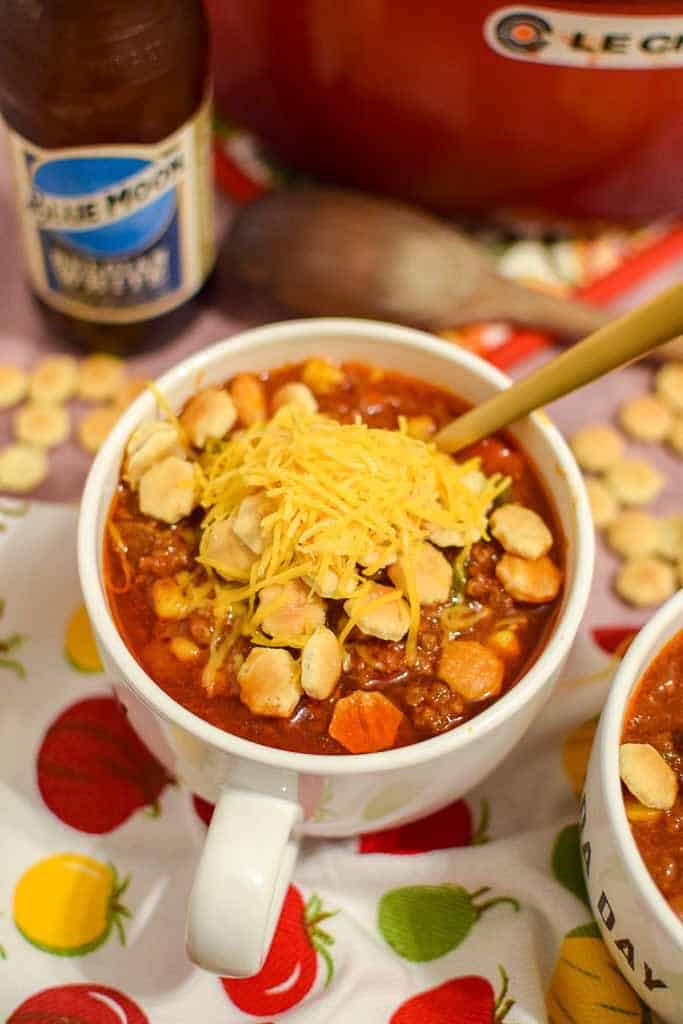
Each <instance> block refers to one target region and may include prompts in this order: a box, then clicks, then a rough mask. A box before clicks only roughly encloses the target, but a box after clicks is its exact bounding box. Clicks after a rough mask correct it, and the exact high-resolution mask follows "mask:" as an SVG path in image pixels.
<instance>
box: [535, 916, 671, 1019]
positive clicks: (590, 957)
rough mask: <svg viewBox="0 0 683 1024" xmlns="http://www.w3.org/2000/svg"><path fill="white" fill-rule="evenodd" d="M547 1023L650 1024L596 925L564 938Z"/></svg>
mask: <svg viewBox="0 0 683 1024" xmlns="http://www.w3.org/2000/svg"><path fill="white" fill-rule="evenodd" d="M546 1010H547V1012H548V1020H549V1022H550V1024H587V1022H588V1021H595V1022H596V1024H597V1022H598V1021H600V1024H610V1022H611V1021H614V1024H619V1022H620V1021H621V1022H622V1024H626V1022H627V1021H631V1022H632V1024H650V1022H651V1020H652V1017H651V1014H650V1011H649V1010H648V1008H647V1007H646V1006H645V1005H644V1004H643V1003H641V1001H640V999H639V998H638V996H637V995H636V994H635V992H633V990H632V989H630V988H629V986H628V985H627V984H626V982H625V981H624V979H623V978H622V976H621V974H620V973H619V969H618V967H617V965H616V964H615V963H614V962H613V960H612V957H611V956H610V955H609V952H608V950H607V947H606V946H605V944H604V942H603V941H602V939H601V938H600V932H599V931H598V926H597V925H596V924H592V923H591V924H586V925H582V926H581V927H580V928H575V929H574V931H572V932H569V934H568V935H565V937H564V941H563V942H562V947H561V949H560V956H559V959H558V961H557V964H556V965H555V972H554V974H553V976H552V978H551V980H550V987H549V988H548V992H547V995H546Z"/></svg>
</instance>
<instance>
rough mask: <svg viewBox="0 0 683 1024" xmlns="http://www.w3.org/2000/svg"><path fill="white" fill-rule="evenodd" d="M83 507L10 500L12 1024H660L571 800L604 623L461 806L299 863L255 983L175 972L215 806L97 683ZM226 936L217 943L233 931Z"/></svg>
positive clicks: (5, 645) (609, 659)
mask: <svg viewBox="0 0 683 1024" xmlns="http://www.w3.org/2000/svg"><path fill="white" fill-rule="evenodd" d="M76 516H77V512H76V509H75V508H74V507H69V506H63V505H51V504H40V503H36V504H33V505H30V506H29V505H26V504H23V503H20V502H16V501H3V503H2V506H1V507H0V517H1V518H0V522H1V525H2V528H3V530H2V533H0V565H2V581H3V587H2V594H3V597H4V598H5V603H4V607H3V612H4V615H3V619H2V621H1V622H0V682H1V683H2V691H3V713H2V717H1V718H0V787H1V788H0V801H1V806H2V808H3V828H2V844H1V845H2V852H3V857H2V861H3V864H2V873H1V875H0V910H1V911H2V916H0V945H1V947H2V957H3V960H2V961H0V1018H1V1019H2V1020H5V1019H7V1020H8V1021H9V1022H12V1024H28V1022H36V1024H38V1022H42V1024H45V1022H49V1024H58V1022H59V1024H62V1022H67V1021H68V1024H183V1022H186V1021H189V1020H192V1019H195V1020H201V1021H202V1024H238V1022H240V1021H247V1020H255V1021H261V1022H264V1024H265V1022H271V1024H274V1022H276V1021H284V1020H287V1021H291V1022H292V1024H327V1022H330V1024H332V1022H338V1021H342V1020H348V1019H350V1018H351V1016H352V1017H353V1020H355V1021H357V1022H358V1024H381V1022H383V1021H385V1022H391V1024H491V1022H494V1021H506V1022H507V1024H532V1022H533V1024H541V1022H545V1021H547V1020H550V1021H551V1022H553V1024H564V1022H567V1021H569V1022H571V1021H576V1022H580V1024H602V1022H608V1021H611V1020H614V1021H615V1022H616V1021H620V1020H622V1019H626V1020H630V1021H646V1020H649V1018H648V1016H647V1014H646V1012H645V1010H644V1009H643V1008H642V1006H641V1005H640V1003H639V1001H638V999H637V997H636V996H635V995H634V993H633V992H632V991H631V989H630V988H629V987H628V986H627V984H626V983H625V982H624V981H623V980H622V978H621V975H620V974H619V973H618V972H617V971H616V970H615V968H614V965H613V964H612V962H611V960H610V957H609V954H608V953H607V951H606V948H605V947H604V945H603V944H602V942H601V940H600V939H599V938H598V934H597V930H596V927H595V925H594V924H593V923H592V919H591V914H590V911H589V909H588V905H587V896H586V891H585V887H584V883H583V879H582V875H581V869H580V863H579V849H578V831H577V826H576V815H577V803H576V799H577V795H578V793H579V790H580V787H581V783H582V779H583V774H584V770H585V765H586V761H587V758H588V754H589V751H590V746H591V740H592V736H593V733H594V729H595V716H596V715H597V714H598V712H599V710H600V707H601V705H602V702H603V700H604V696H605V692H606V689H607V687H608V684H609V679H610V676H611V675H612V672H613V670H614V666H615V664H616V661H617V659H618V657H619V655H620V653H621V652H622V651H623V649H624V647H625V645H626V644H627V642H628V639H629V638H630V636H631V635H632V632H633V630H632V629H631V628H628V627H626V628H624V627H620V626H619V625H618V624H617V625H616V626H615V624H614V623H613V622H605V621H604V620H602V619H600V618H594V619H593V620H591V621H590V622H588V623H586V624H585V626H584V628H583V629H582V631H581V633H580V635H579V637H578V639H577V642H576V645H575V647H574V651H573V653H572V656H571V660H570V663H569V665H568V667H567V670H566V671H565V673H564V677H563V680H562V682H561V684H560V685H559V687H558V689H557V691H556V693H555V695H554V696H553V698H552V700H551V701H550V702H549V704H548V705H547V706H546V708H545V710H544V711H543V713H542V714H541V716H540V717H539V719H538V720H537V722H536V724H535V725H534V726H533V727H532V729H531V731H530V732H529V733H528V735H527V736H526V738H525V739H524V740H523V741H522V743H521V744H520V745H519V747H518V748H517V749H516V750H515V751H514V753H513V754H512V755H511V756H510V757H509V758H508V760H507V761H506V762H505V763H504V764H503V766H502V767H501V768H499V769H498V770H497V771H496V772H495V773H494V774H493V775H492V776H491V777H490V778H489V779H487V780H486V782H485V783H484V784H483V785H481V786H480V787H479V788H478V789H476V790H475V791H474V792H472V793H470V794H468V796H467V798H466V799H463V800H458V801H456V802H455V803H452V804H451V805H450V806H449V807H447V808H445V809H444V810H441V811H439V812H438V813H436V814H434V815H432V816H431V817H429V818H427V819H425V820H423V821H421V822H417V823H415V824H412V825H408V826H404V827H403V828H399V829H394V830H390V831H387V832H383V833H374V832H373V830H372V825H373V816H378V815H380V814H381V813H383V812H384V808H385V806H386V801H387V800H390V799H391V794H390V793H378V794H377V796H376V797H375V798H374V799H373V800H371V801H369V803H368V806H367V808H366V811H365V816H366V818H367V834H366V835H364V836H362V837H360V838H357V839H356V838H354V839H347V840H338V841H328V842H307V843H306V844H305V845H304V847H303V850H302V854H301V858H300V860H299V863H298V865H297V868H296V871H295V876H294V882H293V884H292V885H291V887H290V889H289V891H288V894H287V898H286V901H285V905H284V910H283V913H282V917H281V919H280V923H279V925H278V929H277V932H276V936H275V940H274V943H273V946H272V948H271V952H270V954H269V956H268V959H267V961H266V964H265V966H264V968H263V970H262V971H261V972H260V974H259V975H258V976H257V977H256V978H253V979H248V980H244V981H221V980H220V979H217V978H215V977H213V976H211V975H208V974H205V973H204V972H202V971H200V970H198V969H197V968H194V967H193V966H192V965H190V964H189V962H188V961H187V960H186V957H185V954H184V943H183V938H184V915H185V908H186V903H187V897H188V891H189V887H190V884H191V878H192V873H193V868H194V865H195V863H196V860H197V858H198V855H199V851H200V848H201V844H202V840H203V838H204V834H205V831H206V825H205V822H206V821H207V820H208V818H209V816H210V813H211V808H210V807H209V806H208V805H206V804H205V803H203V802H202V801H200V800H197V799H193V797H192V794H190V793H188V792H187V791H185V790H183V789H182V788H181V787H179V786H177V785H175V784H174V781H173V780H172V779H170V778H169V777H168V775H167V774H166V772H165V771H164V770H163V769H162V768H161V766H160V765H159V764H158V763H157V762H156V761H155V759H154V758H153V757H152V755H151V754H150V753H149V752H148V751H147V750H146V749H145V748H144V746H143V745H142V743H141V742H140V740H139V739H138V738H137V737H136V736H135V734H134V733H133V732H132V731H131V729H130V727H129V726H128V724H127V721H126V718H125V716H124V715H123V713H122V712H121V711H120V710H119V707H118V705H117V703H116V702H115V701H114V699H113V697H112V691H111V687H110V683H111V680H108V679H107V678H106V677H105V675H103V673H102V672H101V671H99V661H98V658H97V652H96V650H95V649H94V645H93V641H92V635H91V633H90V630H89V624H88V622H87V618H86V616H85V615H84V611H83V608H82V605H81V596H80V593H79V585H78V580H77V575H76V558H75V527H76ZM229 926H230V923H229V922H226V927H229Z"/></svg>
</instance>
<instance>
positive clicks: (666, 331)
mask: <svg viewBox="0 0 683 1024" xmlns="http://www.w3.org/2000/svg"><path fill="white" fill-rule="evenodd" d="M678 334H683V284H677V285H674V287H673V288H669V289H667V291H664V292H662V293H661V294H660V295H657V296H656V297H655V298H654V299H652V300H651V301H650V302H646V303H645V304H644V305H642V306H639V307H638V308H637V309H634V310H632V311H631V312H629V313H626V315H625V316H621V317H619V318H618V319H616V320H613V321H612V323H610V324H607V326H606V327H601V328H600V330H598V331H595V332H594V333H593V334H589V335H588V337H587V338H584V340H583V341H580V342H578V343H577V344H576V345H573V346H572V347H571V348H569V349H567V351H566V352H563V353H562V354H561V355H559V356H557V358H556V359H552V360H551V361H550V362H549V363H546V364H545V366H542V367H541V368H540V369H539V370H536V371H534V373H530V374H529V376H528V377H524V378H522V380H518V381H516V382H515V383H514V384H512V385H511V386H510V387H509V388H507V389H506V390H505V391H501V392H499V393H498V394H497V395H494V396H493V398H489V399H487V400H486V401H485V402H482V403H481V405H477V406H475V408H474V409H470V410H469V411H468V412H466V413H464V414H463V415H462V416H459V417H458V419H456V420H454V421H453V422H452V423H449V424H448V426H446V427H444V428H443V430H440V431H439V433H438V434H437V435H436V438H435V441H436V444H437V445H438V446H439V448H441V449H442V450H443V451H445V452H457V451H458V450H459V449H460V448H464V447H466V445H468V444H473V443H474V442H475V441H479V440H480V439H481V438H482V437H487V436H488V435H489V434H494V433H495V432H496V431H497V430H500V429H501V428H502V427H507V426H508V425H509V424H510V423H516V422H517V420H519V419H521V418H522V417H523V416H526V415H527V413H530V412H532V411H533V410H534V409H540V408H541V406H544V405H547V404H548V403H549V402H554V401H555V399H556V398H562V396H563V395H567V394H569V392H570V391H576V390H577V388H581V387H583V386H584V384H589V383H590V382H591V381H593V380H597V379H598V377H602V376H603V375H604V374H605V373H609V372H610V370H616V369H617V368H618V367H620V366H625V365H626V363H630V362H631V361H632V360H633V359H637V358H638V357H639V356H643V355H645V353H646V352H649V351H650V349H653V348H656V347H657V346H658V345H662V344H663V343H664V342H665V341H670V340H671V339H672V338H675V337H676V336H677V335H678Z"/></svg>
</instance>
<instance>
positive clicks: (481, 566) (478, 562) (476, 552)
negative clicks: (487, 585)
mask: <svg viewBox="0 0 683 1024" xmlns="http://www.w3.org/2000/svg"><path fill="white" fill-rule="evenodd" d="M498 557H499V551H498V549H497V548H496V545H495V544H485V543H484V542H483V541H480V542H479V543H477V544H473V545H472V548H471V550H470V557H469V561H468V563H467V565H468V570H469V574H470V575H474V574H476V575H478V576H493V575H494V574H495V571H496V562H497V561H498Z"/></svg>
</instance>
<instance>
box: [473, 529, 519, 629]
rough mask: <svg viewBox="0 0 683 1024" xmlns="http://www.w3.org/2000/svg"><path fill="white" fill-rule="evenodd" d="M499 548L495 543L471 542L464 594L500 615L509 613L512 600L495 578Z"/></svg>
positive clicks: (511, 607) (512, 604) (512, 605)
mask: <svg viewBox="0 0 683 1024" xmlns="http://www.w3.org/2000/svg"><path fill="white" fill-rule="evenodd" d="M499 554H500V552H499V550H498V548H497V546H496V545H495V544H486V543H483V542H482V543H479V544H473V545H472V550H471V551H470V558H469V562H468V564H467V583H466V584H465V594H466V595H467V597H468V598H469V599H470V600H471V601H477V602H478V603H479V604H481V605H485V606H486V607H488V608H491V609H492V610H493V611H495V612H497V613H498V614H500V615H507V614H509V613H510V612H511V611H512V610H513V607H514V601H513V599H512V598H511V597H510V595H509V594H508V593H507V592H506V591H505V589H504V588H503V585H502V584H501V583H500V582H499V580H498V579H497V577H496V575H495V572H496V562H497V561H498V557H499Z"/></svg>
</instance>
